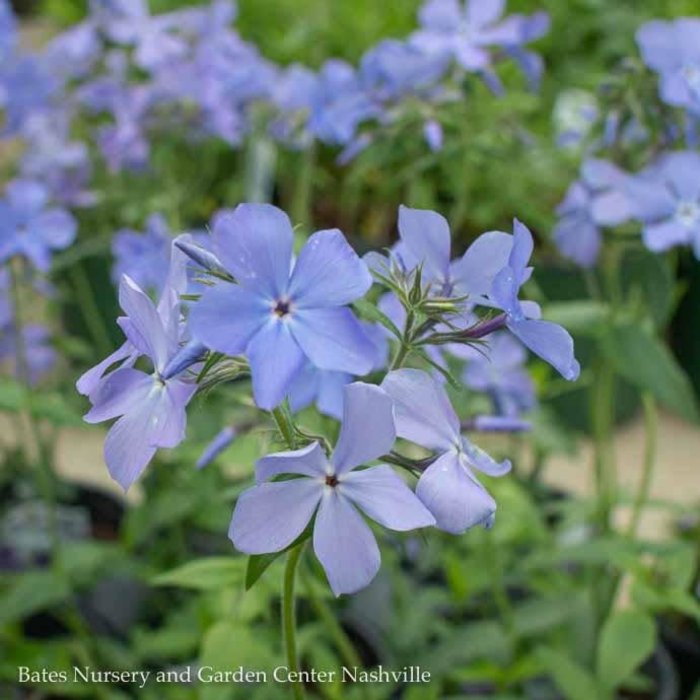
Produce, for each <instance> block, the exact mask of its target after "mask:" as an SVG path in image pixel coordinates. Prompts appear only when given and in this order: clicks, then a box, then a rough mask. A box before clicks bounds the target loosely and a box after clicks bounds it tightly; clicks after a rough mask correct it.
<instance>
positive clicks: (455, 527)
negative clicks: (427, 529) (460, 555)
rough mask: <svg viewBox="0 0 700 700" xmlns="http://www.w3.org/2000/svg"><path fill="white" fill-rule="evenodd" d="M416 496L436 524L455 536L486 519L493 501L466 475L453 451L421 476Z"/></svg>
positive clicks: (493, 511)
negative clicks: (432, 516) (433, 517)
mask: <svg viewBox="0 0 700 700" xmlns="http://www.w3.org/2000/svg"><path fill="white" fill-rule="evenodd" d="M416 495H417V496H418V498H420V500H421V501H423V504H424V505H425V506H426V507H427V508H428V510H429V511H430V512H431V513H432V514H433V515H434V516H435V520H436V523H437V527H438V528H440V529H441V530H445V531H446V532H450V533H452V534H455V535H458V534H461V533H462V532H465V531H466V530H468V529H469V528H470V527H474V526H475V525H479V524H480V523H483V522H485V521H487V520H488V519H489V518H490V517H491V516H492V515H493V514H494V513H495V512H496V502H495V501H494V500H493V498H492V497H491V496H490V495H489V493H488V492H487V491H486V489H485V488H484V487H483V486H481V484H479V483H478V481H476V479H475V478H473V477H471V476H470V475H469V474H467V472H466V470H465V468H464V467H463V466H462V465H461V464H460V462H459V458H458V456H457V454H456V453H455V452H448V453H446V454H444V455H442V456H441V457H440V458H439V459H437V460H436V461H435V462H433V464H431V465H430V466H429V467H428V468H427V469H426V470H425V472H424V473H423V474H422V475H421V477H420V479H419V480H418V485H417V486H416Z"/></svg>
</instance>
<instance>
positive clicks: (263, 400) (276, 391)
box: [246, 319, 305, 410]
mask: <svg viewBox="0 0 700 700" xmlns="http://www.w3.org/2000/svg"><path fill="white" fill-rule="evenodd" d="M246 354H247V355H248V362H249V363H250V371H251V375H252V379H253V397H254V398H255V403H256V404H257V405H258V406H259V407H260V408H263V409H265V410H272V409H273V408H275V407H276V406H278V405H279V404H280V403H281V402H282V400H283V399H284V397H285V396H286V394H287V392H288V391H289V387H290V385H291V383H292V381H293V380H294V378H295V376H296V374H297V373H298V372H299V371H301V370H302V369H303V367H304V362H305V357H304V353H303V352H302V350H301V348H300V347H299V345H298V344H297V342H296V340H295V339H294V338H293V337H292V334H291V332H290V329H289V325H288V324H287V322H286V321H282V320H278V319H273V320H271V321H269V322H268V323H267V324H266V325H265V326H263V328H262V329H261V330H260V331H259V332H258V333H256V334H255V336H254V337H253V339H252V340H251V341H250V343H249V344H248V348H247V350H246Z"/></svg>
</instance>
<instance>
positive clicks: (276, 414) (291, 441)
mask: <svg viewBox="0 0 700 700" xmlns="http://www.w3.org/2000/svg"><path fill="white" fill-rule="evenodd" d="M272 417H273V418H274V419H275V423H276V424H277V428H278V429H279V431H280V433H282V437H283V438H284V441H285V442H286V443H287V447H288V448H289V449H290V450H293V449H295V448H296V446H297V441H296V437H295V430H294V425H293V423H292V421H291V419H290V417H289V415H288V413H287V411H286V410H285V408H284V407H283V406H278V407H277V408H273V409H272Z"/></svg>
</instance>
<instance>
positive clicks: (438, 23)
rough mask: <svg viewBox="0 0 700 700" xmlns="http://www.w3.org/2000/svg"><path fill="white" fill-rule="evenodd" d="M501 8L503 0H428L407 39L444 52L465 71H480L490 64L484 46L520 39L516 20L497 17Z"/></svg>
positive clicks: (519, 28)
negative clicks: (461, 0)
mask: <svg viewBox="0 0 700 700" xmlns="http://www.w3.org/2000/svg"><path fill="white" fill-rule="evenodd" d="M504 8H505V0H466V2H465V3H461V2H460V1H459V0H428V2H426V3H425V4H424V5H423V7H422V8H421V10H420V13H419V16H418V17H419V21H420V24H421V29H420V30H419V31H417V32H415V33H414V34H413V36H412V37H411V41H412V43H413V44H414V45H415V46H418V47H419V48H421V49H423V50H425V51H428V52H431V53H448V54H449V55H451V56H453V57H454V59H455V60H456V61H457V63H459V65H460V66H462V68H464V69H466V70H468V71H484V70H486V69H488V68H489V66H490V64H491V57H490V55H489V53H488V50H487V47H489V46H516V45H519V44H521V43H522V27H521V25H520V21H519V20H518V18H516V17H510V18H506V19H505V20H501V17H502V15H503V10H504Z"/></svg>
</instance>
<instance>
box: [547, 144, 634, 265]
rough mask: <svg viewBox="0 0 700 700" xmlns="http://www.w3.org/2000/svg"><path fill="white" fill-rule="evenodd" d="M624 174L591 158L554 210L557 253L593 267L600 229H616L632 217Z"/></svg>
mask: <svg viewBox="0 0 700 700" xmlns="http://www.w3.org/2000/svg"><path fill="white" fill-rule="evenodd" d="M628 179H629V175H627V173H625V172H623V171H622V170H620V169H619V168H618V167H617V166H616V165H614V164H613V163H610V162H608V161H605V160H598V159H594V158H591V159H589V160H587V161H585V162H584V164H583V166H582V168H581V178H580V180H578V181H576V182H574V183H573V184H572V185H571V187H569V190H568V191H567V193H566V197H565V198H564V201H563V202H562V203H561V204H560V205H559V207H558V208H557V214H558V215H559V216H560V219H559V221H558V222H557V224H556V226H555V228H554V242H555V243H556V246H557V248H558V249H559V252H560V253H561V254H562V255H563V256H564V257H566V258H569V259H570V260H573V262H575V263H576V264H578V265H580V266H581V267H592V266H593V265H595V263H596V261H597V259H598V253H599V252H600V246H601V244H602V234H601V231H600V228H601V227H602V226H617V225H618V224H621V223H623V222H625V221H627V220H628V219H629V218H630V216H631V202H630V200H629V197H628V195H627V191H626V183H627V181H628Z"/></svg>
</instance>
